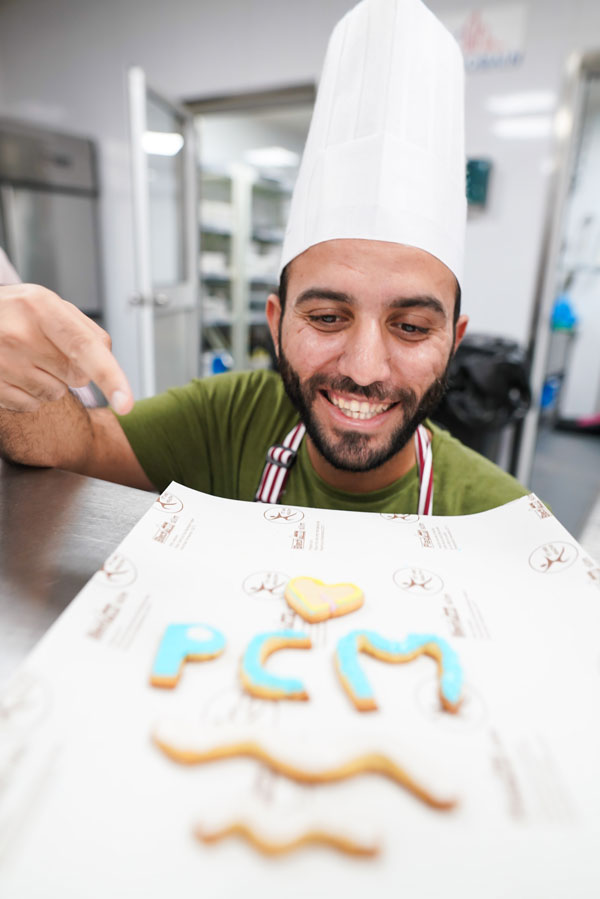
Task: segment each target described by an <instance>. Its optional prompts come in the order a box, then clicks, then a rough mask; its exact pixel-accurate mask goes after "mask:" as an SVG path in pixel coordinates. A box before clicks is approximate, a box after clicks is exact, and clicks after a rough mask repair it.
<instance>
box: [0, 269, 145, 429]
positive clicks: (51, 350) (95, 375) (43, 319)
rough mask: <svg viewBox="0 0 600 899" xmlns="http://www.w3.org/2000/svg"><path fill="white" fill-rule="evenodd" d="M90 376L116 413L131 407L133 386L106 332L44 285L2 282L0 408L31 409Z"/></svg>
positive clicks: (81, 385) (0, 292) (123, 411)
mask: <svg viewBox="0 0 600 899" xmlns="http://www.w3.org/2000/svg"><path fill="white" fill-rule="evenodd" d="M89 381H94V382H95V383H96V384H97V385H98V387H99V388H100V389H101V390H102V392H103V393H104V395H105V396H106V397H107V399H108V401H109V403H110V404H111V406H112V407H113V409H114V410H115V412H117V413H119V414H122V415H123V414H125V413H127V412H130V411H131V409H132V407H133V402H134V400H133V395H132V393H131V388H130V386H129V383H128V381H127V378H126V377H125V374H124V373H123V371H122V369H121V367H120V366H119V364H118V362H117V360H116V359H115V357H114V356H113V354H112V352H111V339H110V337H109V335H108V334H107V333H106V331H104V330H103V329H102V328H100V327H99V325H97V324H96V323H95V322H93V321H92V320H91V319H89V318H88V317H87V316H86V315H84V314H83V312H81V311H80V310H79V309H77V307H76V306H73V305H72V304H71V303H68V302H66V301H65V300H62V299H61V298H60V297H59V296H57V294H55V293H53V292H52V291H51V290H47V289H46V288H45V287H39V286H37V285H34V284H15V285H10V286H8V287H0V407H2V408H4V409H9V410H12V411H15V412H35V411H37V410H38V409H39V408H40V406H41V405H43V404H44V403H47V402H52V401H54V400H58V399H61V397H62V396H64V394H65V393H66V392H67V390H68V388H69V387H83V386H85V385H86V384H88V383H89Z"/></svg>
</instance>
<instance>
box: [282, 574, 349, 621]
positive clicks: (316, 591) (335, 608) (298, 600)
mask: <svg viewBox="0 0 600 899" xmlns="http://www.w3.org/2000/svg"><path fill="white" fill-rule="evenodd" d="M285 598H286V600H287V603H288V605H289V606H290V607H291V608H292V609H293V610H294V611H295V612H297V613H298V615H300V616H301V617H302V618H304V620H305V621H310V622H313V621H325V620H326V619H327V618H337V617H338V616H340V615H347V614H348V613H349V612H354V611H355V609H360V607H361V606H362V604H363V602H364V598H365V597H364V593H363V592H362V590H361V589H360V587H357V586H356V584H326V583H324V582H323V581H319V580H317V579H316V578H314V577H293V578H292V579H291V581H290V582H289V583H288V585H287V587H286V588H285Z"/></svg>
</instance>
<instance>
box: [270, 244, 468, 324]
mask: <svg viewBox="0 0 600 899" xmlns="http://www.w3.org/2000/svg"><path fill="white" fill-rule="evenodd" d="M292 262H293V260H292ZM292 262H288V264H287V265H286V266H285V268H284V269H283V271H282V272H281V275H280V277H279V294H278V296H279V303H280V305H281V316H282V317H283V313H284V311H285V301H286V297H287V288H288V280H289V277H290V265H291V264H292ZM461 297H462V293H461V289H460V284H459V283H458V280H457V281H456V293H455V295H454V322H453V324H454V328H456V323H457V321H458V317H459V315H460V303H461Z"/></svg>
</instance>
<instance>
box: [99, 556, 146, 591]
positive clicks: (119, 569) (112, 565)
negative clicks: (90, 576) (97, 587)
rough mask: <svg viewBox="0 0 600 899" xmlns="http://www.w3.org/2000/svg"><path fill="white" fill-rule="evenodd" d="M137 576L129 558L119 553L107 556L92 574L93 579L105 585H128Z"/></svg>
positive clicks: (119, 587)
mask: <svg viewBox="0 0 600 899" xmlns="http://www.w3.org/2000/svg"><path fill="white" fill-rule="evenodd" d="M136 578H137V569H136V567H135V565H134V564H133V562H132V561H131V559H128V558H127V557H126V556H122V555H121V553H118V552H116V553H113V554H112V556H109V557H108V559H107V560H106V562H105V563H104V565H103V566H102V568H100V569H99V570H98V571H97V572H96V574H95V575H94V579H95V580H96V581H98V583H100V584H104V585H105V586H106V587H116V588H118V589H121V588H122V587H129V586H130V584H133V582H134V581H135V579H136Z"/></svg>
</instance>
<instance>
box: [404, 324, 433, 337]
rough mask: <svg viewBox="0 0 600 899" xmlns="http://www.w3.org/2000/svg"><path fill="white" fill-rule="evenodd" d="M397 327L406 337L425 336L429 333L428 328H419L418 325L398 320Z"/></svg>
mask: <svg viewBox="0 0 600 899" xmlns="http://www.w3.org/2000/svg"><path fill="white" fill-rule="evenodd" d="M397 328H398V330H399V331H401V332H402V334H405V335H406V336H407V337H408V336H410V337H412V336H414V337H425V336H426V335H427V334H429V328H420V327H419V326H418V325H411V324H409V322H398V324H397Z"/></svg>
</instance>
